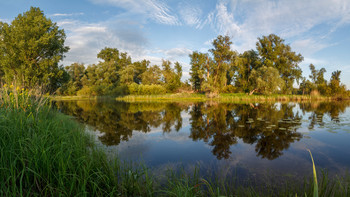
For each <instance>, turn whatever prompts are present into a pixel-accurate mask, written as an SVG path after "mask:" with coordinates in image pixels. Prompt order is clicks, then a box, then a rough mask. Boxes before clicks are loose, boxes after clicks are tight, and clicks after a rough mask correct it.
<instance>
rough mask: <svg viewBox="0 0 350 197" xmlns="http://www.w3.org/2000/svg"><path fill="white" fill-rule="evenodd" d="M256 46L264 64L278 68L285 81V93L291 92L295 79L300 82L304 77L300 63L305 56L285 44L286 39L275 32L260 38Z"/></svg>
mask: <svg viewBox="0 0 350 197" xmlns="http://www.w3.org/2000/svg"><path fill="white" fill-rule="evenodd" d="M256 46H257V50H258V52H259V55H260V57H261V61H262V64H263V65H264V66H267V67H274V68H276V69H277V70H278V72H279V74H280V76H281V78H282V79H283V80H284V82H285V86H284V88H283V93H290V92H291V91H290V90H292V88H293V83H294V81H295V80H296V81H297V82H298V81H299V79H301V77H302V75H301V73H302V71H301V69H300V67H299V65H298V64H299V63H300V62H301V61H302V60H303V56H301V54H297V53H295V52H293V51H292V49H291V47H290V46H289V45H288V44H284V40H283V39H282V38H280V37H278V36H277V35H275V34H270V35H269V36H263V37H262V38H258V42H257V43H256Z"/></svg>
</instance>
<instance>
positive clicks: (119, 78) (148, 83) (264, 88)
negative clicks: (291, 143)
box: [0, 7, 349, 97]
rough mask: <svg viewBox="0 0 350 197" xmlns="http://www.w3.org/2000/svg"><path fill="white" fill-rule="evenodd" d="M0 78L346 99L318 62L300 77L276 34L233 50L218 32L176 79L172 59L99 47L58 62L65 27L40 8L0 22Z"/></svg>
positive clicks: (72, 88)
mask: <svg viewBox="0 0 350 197" xmlns="http://www.w3.org/2000/svg"><path fill="white" fill-rule="evenodd" d="M0 38H1V39H0V82H1V84H16V85H17V86H21V87H24V88H28V89H33V88H37V87H42V89H43V90H44V91H46V92H49V93H50V94H56V95H61V96H67V95H68V96H73V95H78V96H101V95H109V96H123V95H151V94H165V93H177V92H193V93H210V94H212V95H217V94H219V93H245V94H248V95H252V94H262V95H270V94H296V95H309V94H310V93H313V94H317V95H319V94H321V95H324V96H338V97H339V96H340V97H348V96H349V91H347V89H346V87H345V85H344V84H342V83H341V81H340V75H341V71H340V70H336V71H334V72H332V75H331V78H330V79H329V80H326V79H325V78H324V73H325V72H326V69H325V68H319V69H317V68H316V67H315V66H314V65H313V64H310V66H309V67H310V71H311V75H310V76H309V77H308V78H306V77H303V76H302V70H301V68H300V67H299V64H300V63H301V62H302V61H303V56H302V55H301V54H299V53H296V52H295V51H293V50H292V49H291V47H290V45H288V44H286V43H285V40H283V39H282V38H280V37H279V36H277V35H275V34H270V35H268V36H262V37H260V38H258V41H257V43H256V49H252V50H248V51H245V52H243V53H239V52H237V51H234V50H232V49H231V44H232V42H231V40H230V37H229V36H222V35H219V36H218V37H217V38H216V39H214V40H213V42H212V45H213V46H212V49H210V50H209V51H208V53H202V52H198V51H193V52H192V53H191V54H190V55H189V57H190V65H191V68H190V78H189V79H188V80H186V81H185V82H183V81H181V78H182V71H183V69H182V65H181V64H180V63H179V62H170V61H169V60H163V61H162V64H161V65H151V63H150V61H148V60H142V61H132V59H131V57H130V56H129V55H128V54H127V53H126V52H121V51H119V50H118V49H117V48H108V47H106V48H104V49H102V50H101V51H100V52H99V53H98V54H97V57H98V58H99V59H100V61H99V62H98V63H97V64H92V65H84V64H82V63H73V64H71V65H70V66H66V67H63V66H62V65H59V62H60V61H61V60H63V58H64V54H65V53H67V52H68V50H69V47H68V46H65V45H64V42H65V38H66V35H65V32H64V30H63V29H60V28H59V27H58V26H57V24H56V23H54V22H52V21H51V20H50V19H49V18H47V17H46V16H45V15H44V13H43V11H42V10H40V9H39V8H34V7H32V8H30V10H29V11H27V12H25V13H23V14H19V15H18V16H17V17H16V18H15V19H14V20H13V21H12V22H11V23H10V24H7V23H3V22H1V23H0Z"/></svg>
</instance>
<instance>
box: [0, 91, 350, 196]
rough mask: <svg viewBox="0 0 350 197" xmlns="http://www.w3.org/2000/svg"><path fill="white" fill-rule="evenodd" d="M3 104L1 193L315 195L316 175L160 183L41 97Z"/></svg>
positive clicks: (324, 183) (16, 97)
mask: <svg viewBox="0 0 350 197" xmlns="http://www.w3.org/2000/svg"><path fill="white" fill-rule="evenodd" d="M0 106H1V107H0V117H1V118H0V128H1V134H0V147H1V152H0V153H1V159H0V177H1V178H2V181H1V182H0V195H1V196H24V195H28V196H76V195H80V196H220V195H221V196H222V195H224V196H237V195H238V196H276V195H277V196H290V195H293V196H295V194H296V193H298V194H300V195H303V196H304V194H307V195H308V196H311V195H312V192H313V190H312V188H313V186H312V184H311V183H312V180H311V181H309V180H308V181H306V183H305V185H306V187H296V186H295V185H293V184H292V183H286V185H285V187H283V188H282V189H281V188H279V189H277V188H275V187H274V185H266V186H265V188H254V187H253V186H249V185H248V186H240V185H239V183H237V182H233V183H228V182H224V183H222V182H215V181H214V182H211V181H207V180H208V179H207V180H205V179H203V178H202V177H198V176H197V175H196V174H190V175H188V174H185V173H181V172H180V173H174V172H172V171H171V170H169V174H167V175H164V176H165V179H166V182H163V183H160V182H159V179H158V178H157V177H154V176H153V175H152V174H150V171H149V169H148V168H147V167H146V166H144V165H143V164H135V165H131V164H128V163H124V162H122V161H119V160H118V159H110V158H107V156H106V154H105V152H103V151H102V150H101V149H100V148H98V147H96V145H95V143H94V140H93V138H92V137H91V136H89V135H88V134H87V133H85V131H84V129H85V128H84V127H83V126H82V125H81V124H79V123H77V122H76V121H75V120H74V119H73V118H72V117H69V116H66V115H63V114H61V113H59V112H58V111H56V110H53V109H52V108H51V107H50V105H49V103H48V102H47V101H46V99H45V98H43V97H34V96H29V95H28V93H26V92H25V91H24V92H23V91H22V92H16V91H15V90H14V91H9V92H8V91H7V92H5V93H4V92H2V94H1V97H0ZM310 174H312V171H311V169H310ZM213 180H215V178H214V179H213ZM349 180H350V178H349V177H348V176H344V178H343V179H336V180H334V181H333V180H329V179H328V178H327V176H323V177H322V176H321V177H320V178H319V188H320V190H319V194H320V196H344V195H345V196H346V195H348V193H347V192H348V191H349V190H348V189H349V185H348V183H349ZM321 194H322V195H321Z"/></svg>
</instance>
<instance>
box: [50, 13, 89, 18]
mask: <svg viewBox="0 0 350 197" xmlns="http://www.w3.org/2000/svg"><path fill="white" fill-rule="evenodd" d="M81 15H84V13H82V12H79V13H69V14H67V13H55V14H50V15H49V16H50V17H70V16H81Z"/></svg>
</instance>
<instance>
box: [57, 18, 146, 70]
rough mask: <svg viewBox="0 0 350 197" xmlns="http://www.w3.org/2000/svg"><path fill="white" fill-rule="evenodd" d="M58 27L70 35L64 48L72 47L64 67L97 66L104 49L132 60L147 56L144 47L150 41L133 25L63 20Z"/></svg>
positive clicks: (116, 22)
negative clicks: (77, 64) (124, 55)
mask: <svg viewBox="0 0 350 197" xmlns="http://www.w3.org/2000/svg"><path fill="white" fill-rule="evenodd" d="M58 24H59V25H60V27H61V28H64V29H65V31H66V34H67V39H66V43H65V44H66V45H67V46H69V47H70V50H69V52H68V53H67V54H66V58H65V59H64V61H63V64H64V65H69V64H71V63H74V62H80V63H85V64H93V63H97V62H98V59H97V54H98V52H99V51H100V50H101V49H103V48H104V47H112V48H117V49H118V50H119V51H122V52H128V54H129V55H130V56H131V57H134V56H135V57H139V56H142V55H144V54H145V50H144V47H145V46H146V45H147V43H148V41H147V39H146V38H145V37H144V35H143V33H142V32H141V31H140V30H139V27H138V26H137V24H136V25H134V24H132V25H130V23H127V22H125V21H106V22H101V23H82V22H81V21H76V20H64V21H60V22H58ZM115 27H118V28H115ZM121 27H122V28H121Z"/></svg>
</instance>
